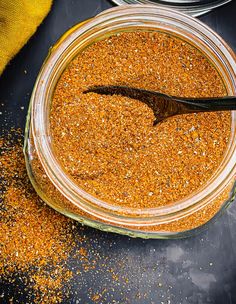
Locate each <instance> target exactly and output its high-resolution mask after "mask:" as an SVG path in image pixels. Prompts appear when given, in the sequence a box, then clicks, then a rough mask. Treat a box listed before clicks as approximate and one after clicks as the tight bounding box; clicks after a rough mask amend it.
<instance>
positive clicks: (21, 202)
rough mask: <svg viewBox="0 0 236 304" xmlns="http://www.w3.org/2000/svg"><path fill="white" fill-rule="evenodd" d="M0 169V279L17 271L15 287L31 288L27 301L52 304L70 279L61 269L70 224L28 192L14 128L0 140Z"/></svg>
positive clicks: (68, 248)
mask: <svg viewBox="0 0 236 304" xmlns="http://www.w3.org/2000/svg"><path fill="white" fill-rule="evenodd" d="M0 165H1V177H0V180H1V185H2V187H1V194H0V199H1V210H0V214H1V216H0V240H1V242H0V243H1V247H0V248H1V249H0V256H1V258H0V276H1V277H9V278H10V277H11V276H12V278H14V274H15V273H21V281H22V282H21V283H22V284H25V285H28V286H30V287H31V291H28V292H27V293H28V297H29V299H28V301H29V300H30V299H31V300H32V299H33V298H34V300H35V302H37V303H39V302H40V303H49V300H50V303H58V302H60V301H61V300H62V287H63V286H64V284H66V282H68V281H69V279H70V278H71V275H72V274H71V271H69V270H68V269H67V267H65V265H64V264H65V261H66V260H67V258H68V255H69V253H70V251H71V249H72V247H73V245H74V243H73V236H72V221H71V220H69V219H68V218H66V217H64V216H62V215H60V214H59V213H57V212H55V211H54V210H52V209H50V208H49V207H47V206H46V205H45V203H44V202H43V201H42V200H41V199H40V198H39V197H38V195H37V194H36V193H35V191H34V189H33V188H32V186H31V184H30V181H29V179H28V176H27V172H26V169H25V161H24V156H23V151H22V135H21V131H20V130H18V131H16V132H11V133H10V134H9V135H8V136H7V138H5V139H1V141H0ZM13 284H14V283H13Z"/></svg>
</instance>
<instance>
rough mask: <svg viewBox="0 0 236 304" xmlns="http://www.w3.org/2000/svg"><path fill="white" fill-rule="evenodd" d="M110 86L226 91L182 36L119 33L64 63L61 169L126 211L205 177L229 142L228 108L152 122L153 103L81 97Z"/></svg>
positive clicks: (58, 102) (160, 200)
mask: <svg viewBox="0 0 236 304" xmlns="http://www.w3.org/2000/svg"><path fill="white" fill-rule="evenodd" d="M108 84H109V85H129V86H133V87H135V86H136V87H139V88H145V89H150V90H156V91H160V92H163V93H166V94H171V95H173V96H185V97H210V96H212V97H216V96H224V95H226V94H227V92H226V88H225V85H224V82H223V80H222V78H221V76H220V75H219V74H218V72H217V70H216V69H215V68H214V66H213V65H212V64H211V63H210V62H209V61H208V59H207V58H206V56H205V55H204V54H202V53H201V52H200V51H199V50H198V49H196V48H195V47H194V46H191V45H190V44H188V43H187V42H185V41H183V40H182V39H180V38H177V37H174V36H171V35H169V34H166V33H160V32H125V33H120V34H117V35H114V36H111V37H109V38H106V39H104V40H101V41H98V42H96V43H94V44H92V45H90V46H89V47H88V48H86V49H85V50H84V51H83V52H81V53H80V54H78V56H77V57H76V58H75V59H73V60H72V62H71V63H70V65H69V66H68V67H67V68H66V70H65V71H64V72H63V74H62V76H61V78H60V80H59V82H58V84H57V86H56V89H55V93H54V97H53V101H52V108H51V115H50V128H51V133H52V139H53V148H54V151H55V154H56V156H57V158H58V161H59V162H60V163H61V165H62V167H63V168H64V170H65V171H66V173H67V174H68V175H69V176H70V177H71V178H72V179H73V180H74V181H75V182H76V183H77V184H78V185H79V186H80V187H81V188H82V189H84V190H86V191H87V192H88V193H90V194H92V195H94V196H95V197H97V198H99V199H102V200H103V201H105V202H107V203H110V204H113V205H118V206H122V207H134V208H149V207H150V208H153V207H159V206H165V205H167V204H170V203H173V202H177V201H179V200H181V199H183V198H185V197H186V196H188V195H190V194H191V193H193V192H195V191H196V190H198V189H199V188H200V187H201V186H203V185H204V184H206V183H207V182H208V180H209V179H210V178H211V177H212V175H213V174H214V173H215V171H216V170H217V168H218V167H219V166H220V164H221V161H222V159H223V156H224V153H225V151H226V149H227V145H228V142H229V138H230V132H231V114H230V113H229V112H215V113H198V114H188V115H180V116H176V117H172V118H169V119H167V120H166V121H164V122H162V123H160V124H158V125H157V126H155V127H153V120H154V115H153V112H152V110H151V109H150V108H148V107H147V106H146V105H145V104H143V103H141V102H139V101H137V100H133V99H129V98H126V97H121V96H115V95H113V96H101V95H98V94H94V93H90V94H86V95H85V94H83V91H84V90H86V89H87V88H88V87H89V86H95V85H108Z"/></svg>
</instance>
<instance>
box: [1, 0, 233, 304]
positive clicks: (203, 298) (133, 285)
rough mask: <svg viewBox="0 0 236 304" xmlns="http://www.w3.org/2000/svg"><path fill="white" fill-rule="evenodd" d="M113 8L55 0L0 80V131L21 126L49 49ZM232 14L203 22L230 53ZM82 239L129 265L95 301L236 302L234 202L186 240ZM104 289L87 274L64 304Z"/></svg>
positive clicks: (226, 10) (103, 1)
mask: <svg viewBox="0 0 236 304" xmlns="http://www.w3.org/2000/svg"><path fill="white" fill-rule="evenodd" d="M112 6H113V5H112V3H111V2H109V1H107V0H57V1H54V4H53V7H52V10H51V12H50V13H49V15H48V16H47V18H46V19H45V20H44V22H43V24H42V25H41V26H40V27H39V29H38V31H37V33H36V34H35V35H34V36H33V37H32V38H31V39H30V41H29V42H28V43H27V45H26V46H25V47H24V48H23V49H22V50H21V51H20V53H19V54H18V55H17V56H16V57H15V58H14V60H12V62H11V63H10V64H9V66H8V67H7V68H6V70H5V72H4V74H3V75H2V77H1V79H0V92H1V93H0V112H1V113H2V114H1V115H0V116H1V118H0V124H1V127H0V130H3V127H4V128H6V127H7V128H10V127H11V126H14V127H21V128H24V124H25V118H26V113H27V106H28V103H29V99H30V95H31V92H32V88H33V85H34V82H35V79H36V77H37V74H38V72H39V69H40V66H41V64H42V62H43V60H44V58H45V56H46V55H47V52H48V49H49V47H50V46H51V45H53V44H54V43H55V42H56V40H57V39H58V38H59V37H60V36H61V35H62V34H63V33H64V32H65V31H66V30H68V29H69V28H70V27H71V26H73V25H74V24H76V23H78V22H80V21H82V20H84V19H86V18H89V17H91V16H94V15H96V14H97V13H99V12H100V11H102V10H105V9H107V8H109V7H112ZM235 13H236V1H235V0H233V1H232V2H231V3H230V4H228V5H226V6H224V7H221V8H219V9H216V10H215V11H213V12H210V13H208V14H207V15H205V16H202V17H200V19H201V20H202V21H203V22H205V23H206V24H208V25H209V26H210V27H211V28H213V29H214V30H215V31H216V32H217V33H218V34H220V35H221V36H222V37H223V38H224V39H225V41H226V42H227V43H228V44H229V45H230V46H231V47H232V48H233V49H234V50H236V34H235ZM25 71H26V72H25ZM85 234H86V236H87V237H88V239H90V240H91V242H93V243H94V246H96V247H97V248H99V250H100V253H101V254H102V256H104V257H105V258H106V263H110V264H111V265H112V264H116V263H117V264H118V263H119V262H120V261H121V260H122V261H126V262H125V265H126V266H124V268H123V270H122V271H123V272H124V273H125V275H126V277H127V279H128V280H127V282H128V283H127V284H119V282H118V283H116V284H115V285H114V286H113V288H111V289H110V294H109V295H107V297H106V299H104V300H101V301H100V302H99V303H105V304H106V303H107V304H110V303H122V304H123V303H124V304H125V303H132V304H133V303H153V304H188V303H189V304H192V303H194V304H195V303H198V304H206V303H214V304H232V303H236V206H235V204H232V205H231V206H230V208H228V210H227V212H226V213H225V214H224V215H223V216H222V217H221V218H220V219H219V220H218V221H217V222H216V223H214V224H212V225H210V227H209V228H208V230H206V231H204V232H202V233H201V234H199V235H197V236H195V237H191V238H188V239H182V240H141V239H130V238H128V237H125V236H120V235H116V234H111V233H110V234H109V233H104V232H97V231H96V232H95V230H93V229H91V228H86V230H85ZM95 234H96V241H94V238H95ZM234 241H235V242H234ZM99 267H100V266H99V265H97V269H96V271H97V272H96V273H99V270H100V269H99ZM101 284H102V285H103V286H110V285H111V282H110V279H109V276H108V277H106V276H102V274H101V275H93V274H91V273H86V274H85V275H84V278H83V281H82V282H80V288H79V290H77V296H75V295H73V292H72V293H71V296H70V298H69V299H67V300H65V302H64V303H86V304H87V303H88V304H89V303H92V302H91V300H90V299H89V290H90V287H91V286H93V289H94V290H96V288H97V290H99V289H100V288H101ZM109 284H110V285H109ZM4 288H8V290H2V292H3V291H5V295H6V297H5V298H4V299H3V302H4V303H8V299H9V298H10V297H11V292H13V291H14V286H9V285H7V287H4ZM75 288H78V287H75ZM0 289H1V288H0ZM72 291H73V288H72ZM138 293H140V294H145V297H142V298H140V299H139V298H138V297H137V294H138ZM1 300H2V299H1ZM22 303H24V301H22Z"/></svg>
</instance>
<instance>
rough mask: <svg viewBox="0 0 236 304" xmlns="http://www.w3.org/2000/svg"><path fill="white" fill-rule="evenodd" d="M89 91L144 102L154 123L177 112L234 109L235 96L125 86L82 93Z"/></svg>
mask: <svg viewBox="0 0 236 304" xmlns="http://www.w3.org/2000/svg"><path fill="white" fill-rule="evenodd" d="M90 92H93V93H98V94H105V95H114V94H115V95H122V96H126V97H130V98H132V99H137V100H140V101H142V102H144V103H146V104H147V105H148V106H149V107H150V108H151V109H152V110H153V112H154V115H155V118H156V119H155V121H154V125H156V124H157V123H158V122H161V121H162V120H164V119H166V118H168V117H170V116H174V115H178V114H187V113H197V112H213V111H232V110H236V96H225V97H217V98H216V97H213V98H183V97H174V96H169V95H166V94H162V93H159V92H156V91H148V90H144V89H138V88H132V87H127V86H94V87H90V88H88V90H86V91H84V93H90Z"/></svg>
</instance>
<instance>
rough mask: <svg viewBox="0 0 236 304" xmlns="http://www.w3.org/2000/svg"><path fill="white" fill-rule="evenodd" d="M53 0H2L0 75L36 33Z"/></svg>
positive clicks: (0, 3) (0, 11) (0, 16)
mask: <svg viewBox="0 0 236 304" xmlns="http://www.w3.org/2000/svg"><path fill="white" fill-rule="evenodd" d="M51 3H52V0H0V75H1V73H2V72H3V70H4V68H5V66H6V65H7V63H8V62H9V61H10V60H11V58H12V57H13V56H15V55H16V53H17V52H18V51H19V50H20V49H21V48H22V47H23V45H24V44H25V43H26V42H27V40H28V39H29V38H30V37H31V36H32V35H33V34H34V32H35V31H36V29H37V27H38V25H39V24H40V23H41V22H42V20H43V19H44V17H45V16H46V15H47V13H48V12H49V10H50V7H51Z"/></svg>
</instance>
